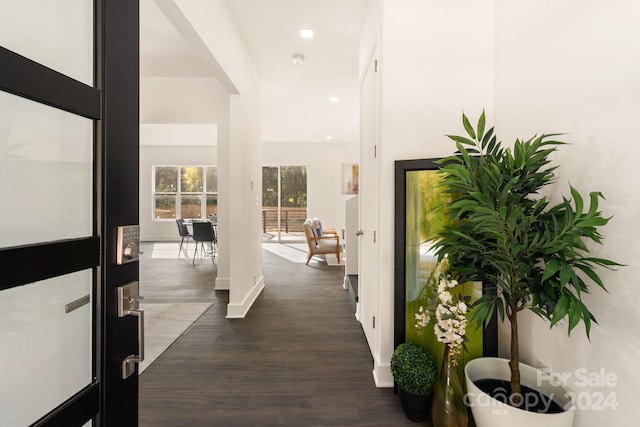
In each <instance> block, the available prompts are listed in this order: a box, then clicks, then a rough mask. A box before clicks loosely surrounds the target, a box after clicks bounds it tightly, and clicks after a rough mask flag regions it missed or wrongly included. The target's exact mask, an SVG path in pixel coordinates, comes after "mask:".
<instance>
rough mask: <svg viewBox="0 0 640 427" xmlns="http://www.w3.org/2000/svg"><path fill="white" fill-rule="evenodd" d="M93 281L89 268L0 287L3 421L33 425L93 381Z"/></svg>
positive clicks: (0, 420) (2, 423)
mask: <svg viewBox="0 0 640 427" xmlns="http://www.w3.org/2000/svg"><path fill="white" fill-rule="evenodd" d="M91 281H92V272H91V270H88V271H81V272H77V273H73V274H68V275H65V276H61V277H57V278H54V279H49V280H45V281H42V282H36V283H32V284H30V285H26V286H18V287H15V288H12V289H8V290H5V291H2V292H0V318H1V319H2V321H1V322H0V342H1V343H2V351H0V379H1V382H2V387H0V426H26V425H30V424H31V423H33V422H34V421H36V420H37V419H39V418H40V417H42V416H43V415H45V414H46V413H48V412H49V411H51V409H52V408H55V407H56V406H58V405H60V404H61V403H62V402H64V401H65V400H67V399H68V398H70V397H71V396H73V395H74V394H75V393H77V392H78V391H79V390H81V389H82V388H84V387H85V386H87V385H89V384H90V383H91V382H92V356H91V355H92V345H93V344H92V314H91V311H92V309H91V305H92V302H91V300H92V299H93V295H92V292H91V289H92V286H91ZM86 297H89V300H90V302H89V303H87V304H84V305H80V304H82V302H78V305H80V306H79V307H78V308H76V309H75V310H73V311H70V312H69V313H67V312H66V311H67V310H65V305H67V304H69V303H71V302H73V301H78V300H81V299H82V298H85V299H86Z"/></svg>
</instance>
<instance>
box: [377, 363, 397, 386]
mask: <svg viewBox="0 0 640 427" xmlns="http://www.w3.org/2000/svg"><path fill="white" fill-rule="evenodd" d="M373 381H374V382H375V383H376V387H378V388H387V387H393V375H392V374H391V366H390V365H389V364H388V363H384V364H379V363H378V361H377V360H376V359H375V358H374V360H373Z"/></svg>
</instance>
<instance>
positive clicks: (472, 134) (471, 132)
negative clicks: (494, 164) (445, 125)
mask: <svg viewBox="0 0 640 427" xmlns="http://www.w3.org/2000/svg"><path fill="white" fill-rule="evenodd" d="M462 124H463V125H464V129H465V130H466V131H467V133H468V134H469V136H470V137H471V139H476V133H475V132H474V130H473V126H471V123H469V119H468V118H467V116H466V115H465V114H464V113H462Z"/></svg>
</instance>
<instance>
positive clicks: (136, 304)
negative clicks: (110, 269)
mask: <svg viewBox="0 0 640 427" xmlns="http://www.w3.org/2000/svg"><path fill="white" fill-rule="evenodd" d="M139 290H140V286H139V283H138V282H131V283H129V284H127V285H124V286H120V287H118V317H125V316H135V317H137V318H138V354H137V355H136V354H130V355H129V356H127V357H125V358H124V360H123V361H122V379H123V380H125V379H127V378H129V377H130V376H131V375H132V374H133V373H134V372H135V371H136V367H135V364H136V363H140V362H142V361H143V360H144V310H141V309H140V301H141V300H143V299H144V298H143V297H141V296H140V295H139Z"/></svg>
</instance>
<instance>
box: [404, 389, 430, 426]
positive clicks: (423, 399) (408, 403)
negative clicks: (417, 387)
mask: <svg viewBox="0 0 640 427" xmlns="http://www.w3.org/2000/svg"><path fill="white" fill-rule="evenodd" d="M398 397H399V398H400V405H401V406H402V409H403V410H404V414H405V415H406V416H407V418H409V419H410V420H411V421H415V422H417V423H419V422H421V421H424V420H426V419H427V418H429V413H430V412H431V399H432V398H433V393H429V394H412V393H409V392H408V391H406V390H403V389H402V388H401V387H398Z"/></svg>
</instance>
